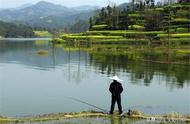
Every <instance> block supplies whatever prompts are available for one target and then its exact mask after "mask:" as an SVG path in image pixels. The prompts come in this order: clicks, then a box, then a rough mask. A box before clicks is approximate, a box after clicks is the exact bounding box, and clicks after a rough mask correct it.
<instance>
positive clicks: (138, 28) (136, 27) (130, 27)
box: [128, 25, 145, 31]
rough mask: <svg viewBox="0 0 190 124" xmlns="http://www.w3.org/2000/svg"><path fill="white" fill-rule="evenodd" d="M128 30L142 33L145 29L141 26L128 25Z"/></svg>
mask: <svg viewBox="0 0 190 124" xmlns="http://www.w3.org/2000/svg"><path fill="white" fill-rule="evenodd" d="M128 28H129V29H130V30H133V29H134V30H137V31H142V30H144V29H145V27H144V26H141V25H129V26H128Z"/></svg>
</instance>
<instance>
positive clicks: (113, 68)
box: [90, 53, 190, 87]
mask: <svg viewBox="0 0 190 124" xmlns="http://www.w3.org/2000/svg"><path fill="white" fill-rule="evenodd" d="M90 64H91V65H93V66H95V67H96V69H98V70H100V71H101V72H102V73H107V75H111V74H116V73H117V72H118V71H120V72H126V73H131V74H130V79H131V82H136V81H135V80H137V79H140V80H143V82H144V85H149V84H150V83H151V82H152V80H153V78H154V76H157V77H158V78H159V80H161V81H165V82H170V83H169V85H170V86H171V87H173V86H175V87H183V86H184V84H185V83H188V82H189V81H190V76H189V75H190V71H189V67H188V66H181V65H180V66H179V65H169V64H158V63H150V62H142V61H130V60H128V56H127V55H112V54H96V53H93V54H90Z"/></svg>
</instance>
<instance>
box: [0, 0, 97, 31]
mask: <svg viewBox="0 0 190 124" xmlns="http://www.w3.org/2000/svg"><path fill="white" fill-rule="evenodd" d="M95 9H97V7H96V6H79V7H73V8H68V7H65V6H62V5H56V4H53V3H50V2H45V1H41V2H38V3H37V4H34V5H23V6H21V7H19V8H16V9H4V10H1V11H0V20H2V21H6V22H14V23H21V24H26V25H29V26H32V27H39V26H40V27H43V28H50V29H54V28H58V29H60V28H64V27H68V26H70V25H73V24H75V23H76V22H77V21H78V20H87V19H89V18H90V17H91V16H92V15H93V11H94V10H95Z"/></svg>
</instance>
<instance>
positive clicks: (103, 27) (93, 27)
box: [92, 24, 108, 30]
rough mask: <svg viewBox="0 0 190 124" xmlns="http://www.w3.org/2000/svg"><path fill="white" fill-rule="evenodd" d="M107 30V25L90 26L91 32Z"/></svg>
mask: <svg viewBox="0 0 190 124" xmlns="http://www.w3.org/2000/svg"><path fill="white" fill-rule="evenodd" d="M107 28H108V25H105V24H103V25H94V26H92V30H106V29H107Z"/></svg>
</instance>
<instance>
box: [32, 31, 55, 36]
mask: <svg viewBox="0 0 190 124" xmlns="http://www.w3.org/2000/svg"><path fill="white" fill-rule="evenodd" d="M34 34H35V36H37V37H52V34H50V33H49V32H48V31H34Z"/></svg>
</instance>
